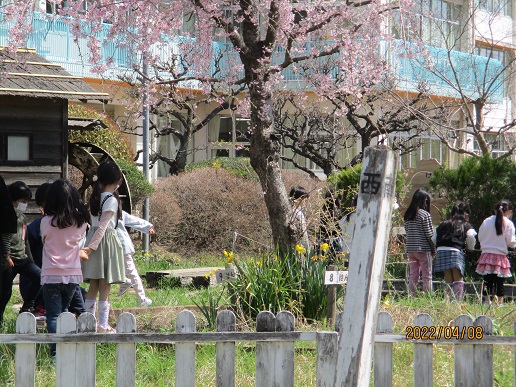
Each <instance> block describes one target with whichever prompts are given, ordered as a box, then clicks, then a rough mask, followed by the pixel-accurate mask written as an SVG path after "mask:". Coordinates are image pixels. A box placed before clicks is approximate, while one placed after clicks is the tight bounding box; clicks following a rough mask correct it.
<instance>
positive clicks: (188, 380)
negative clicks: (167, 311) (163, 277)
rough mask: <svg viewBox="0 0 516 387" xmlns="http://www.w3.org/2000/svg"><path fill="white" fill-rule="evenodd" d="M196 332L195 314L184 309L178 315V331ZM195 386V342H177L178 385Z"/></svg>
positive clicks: (180, 386)
mask: <svg viewBox="0 0 516 387" xmlns="http://www.w3.org/2000/svg"><path fill="white" fill-rule="evenodd" d="M192 332H195V316H194V314H193V313H192V312H190V311H189V310H183V311H182V312H181V313H179V315H178V316H177V320H176V333H192ZM194 386H195V343H176V387H194Z"/></svg>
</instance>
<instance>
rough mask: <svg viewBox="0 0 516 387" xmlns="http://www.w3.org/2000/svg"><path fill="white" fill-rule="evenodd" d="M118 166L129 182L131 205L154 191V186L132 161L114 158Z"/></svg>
mask: <svg viewBox="0 0 516 387" xmlns="http://www.w3.org/2000/svg"><path fill="white" fill-rule="evenodd" d="M116 162H117V163H118V166H119V167H120V169H121V170H122V172H123V173H124V175H125V178H126V179H127V183H128V184H129V189H130V190H131V199H132V202H133V206H135V205H136V204H137V203H139V202H141V201H143V199H145V198H146V197H148V196H150V195H151V194H152V193H153V192H154V187H153V186H152V184H150V183H149V182H148V181H147V179H146V178H145V175H144V174H143V172H142V171H140V170H139V169H138V167H137V166H136V165H135V164H133V163H128V162H127V161H125V160H122V159H118V160H116Z"/></svg>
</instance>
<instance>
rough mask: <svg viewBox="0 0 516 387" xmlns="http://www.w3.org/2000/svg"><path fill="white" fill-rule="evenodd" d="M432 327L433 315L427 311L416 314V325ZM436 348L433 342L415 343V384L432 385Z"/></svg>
mask: <svg viewBox="0 0 516 387" xmlns="http://www.w3.org/2000/svg"><path fill="white" fill-rule="evenodd" d="M423 326H426V327H429V328H430V327H431V326H432V317H430V315H428V314H426V313H422V314H419V315H417V316H416V318H415V319H414V327H423ZM433 354H434V348H433V344H432V343H430V344H429V343H428V342H425V341H424V340H423V341H421V342H416V343H414V386H418V387H419V386H421V387H425V386H427V387H432V386H433V385H434V380H433V378H434V377H433V364H434V358H433Z"/></svg>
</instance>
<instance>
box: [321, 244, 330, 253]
mask: <svg viewBox="0 0 516 387" xmlns="http://www.w3.org/2000/svg"><path fill="white" fill-rule="evenodd" d="M329 248H330V245H329V244H328V243H323V244H322V245H321V251H322V252H323V253H325V252H326V251H327V250H328V249H329Z"/></svg>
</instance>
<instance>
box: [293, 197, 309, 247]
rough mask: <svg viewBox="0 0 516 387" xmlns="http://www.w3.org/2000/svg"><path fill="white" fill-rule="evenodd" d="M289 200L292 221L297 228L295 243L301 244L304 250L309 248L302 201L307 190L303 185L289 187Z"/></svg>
mask: <svg viewBox="0 0 516 387" xmlns="http://www.w3.org/2000/svg"><path fill="white" fill-rule="evenodd" d="M289 196H290V200H292V207H293V208H292V222H293V223H294V225H295V228H296V230H297V235H296V241H297V242H296V243H298V244H300V245H301V246H303V247H304V248H305V249H306V251H307V252H308V250H309V243H308V228H307V226H306V218H305V214H304V213H303V210H304V201H305V199H306V198H308V191H307V190H306V189H304V188H303V187H292V188H291V189H290V195H289Z"/></svg>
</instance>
